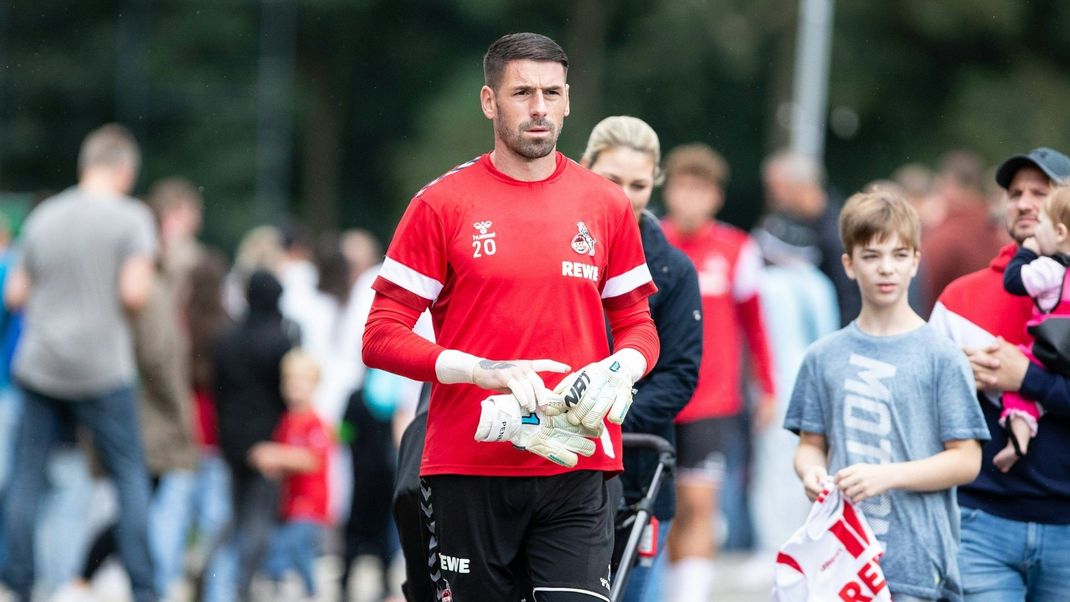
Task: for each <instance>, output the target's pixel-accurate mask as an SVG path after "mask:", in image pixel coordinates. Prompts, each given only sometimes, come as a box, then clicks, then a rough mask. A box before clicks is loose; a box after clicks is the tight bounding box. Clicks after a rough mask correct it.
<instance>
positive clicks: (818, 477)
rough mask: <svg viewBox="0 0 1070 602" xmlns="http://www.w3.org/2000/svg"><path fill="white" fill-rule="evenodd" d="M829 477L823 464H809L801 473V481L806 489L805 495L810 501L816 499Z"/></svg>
mask: <svg viewBox="0 0 1070 602" xmlns="http://www.w3.org/2000/svg"><path fill="white" fill-rule="evenodd" d="M828 478H829V473H828V470H826V469H825V467H824V466H811V467H810V468H807V469H806V472H804V473H803V478H802V483H803V488H804V489H805V490H806V497H807V499H809V500H810V501H811V502H813V501H816V500H817V496H819V495H821V491H822V490H823V489H824V488H825V480H826V479H828Z"/></svg>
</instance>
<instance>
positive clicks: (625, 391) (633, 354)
mask: <svg viewBox="0 0 1070 602" xmlns="http://www.w3.org/2000/svg"><path fill="white" fill-rule="evenodd" d="M645 371H646V360H645V359H643V356H642V355H640V354H639V352H637V351H634V350H632V349H622V350H621V351H619V352H617V353H615V354H613V355H611V356H609V357H607V358H606V359H604V360H602V361H600V362H595V363H593V364H588V365H587V366H585V367H583V368H582V369H581V370H580V371H579V372H573V373H572V374H569V375H568V376H566V377H565V378H564V379H563V380H562V381H561V382H560V383H558V385H557V387H556V388H555V389H554V394H555V396H556V397H557V398H558V399H559V401H558V403H557V404H554V407H553V409H552V410H549V413H555V412H556V413H564V414H565V415H566V417H567V418H568V421H569V422H570V423H572V424H574V425H582V426H583V427H584V428H586V429H589V430H592V431H598V432H599V433H600V432H601V430H602V426H601V425H602V420H603V419H608V420H609V421H610V422H612V423H614V424H621V423H622V422H624V417H625V416H626V415H627V414H628V408H630V407H631V405H632V385H633V384H635V381H637V380H639V377H640V376H642V374H643V373H644V372H645Z"/></svg>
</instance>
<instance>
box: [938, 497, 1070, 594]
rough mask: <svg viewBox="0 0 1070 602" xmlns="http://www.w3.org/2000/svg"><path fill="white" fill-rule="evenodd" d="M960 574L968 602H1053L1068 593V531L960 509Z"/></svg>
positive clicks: (971, 509) (1066, 527) (1069, 539)
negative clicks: (1027, 601)
mask: <svg viewBox="0 0 1070 602" xmlns="http://www.w3.org/2000/svg"><path fill="white" fill-rule="evenodd" d="M961 513H962V546H961V548H960V549H959V570H960V571H961V572H962V583H963V589H964V590H965V594H966V600H967V601H968V602H1011V601H1013V602H1022V600H1029V602H1054V601H1056V600H1066V599H1067V591H1068V588H1070V525H1048V524H1041V523H1023V522H1017V521H1012V520H1007V519H1005V518H1000V517H998V516H994V515H992V514H988V513H987V512H984V511H982V510H978V509H977V508H965V507H964V508H962V509H961Z"/></svg>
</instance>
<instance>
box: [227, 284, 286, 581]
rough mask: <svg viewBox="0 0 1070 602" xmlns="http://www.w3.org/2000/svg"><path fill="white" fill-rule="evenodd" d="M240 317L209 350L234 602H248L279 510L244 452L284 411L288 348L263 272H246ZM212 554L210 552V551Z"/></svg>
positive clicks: (278, 292)
mask: <svg viewBox="0 0 1070 602" xmlns="http://www.w3.org/2000/svg"><path fill="white" fill-rule="evenodd" d="M247 291H248V292H247V297H248V302H249V309H248V313H247V314H246V315H245V318H244V319H243V320H242V321H241V323H239V324H238V325H237V326H236V327H235V328H233V329H231V330H230V331H229V332H226V333H224V334H223V335H222V336H221V337H220V340H219V342H218V343H217V344H216V353H215V384H216V406H217V408H216V411H217V412H218V420H219V445H220V448H221V449H222V451H223V457H224V459H225V460H226V462H227V465H228V466H229V468H230V475H231V500H232V502H231V503H232V506H231V507H232V508H233V518H232V520H231V525H230V527H229V529H228V532H229V537H225V538H224V539H225V540H228V539H230V538H232V537H233V538H236V539H235V543H236V545H237V550H238V554H239V556H238V557H239V565H238V584H237V585H238V597H239V598H240V599H241V600H248V599H249V587H250V585H251V583H252V579H253V575H254V574H255V573H256V569H257V568H258V567H259V566H260V562H261V561H262V560H263V557H264V553H265V551H266V548H267V542H268V538H269V536H270V535H271V531H272V529H273V528H274V526H275V522H276V517H277V516H278V511H279V493H280V492H279V483H278V482H277V481H273V480H271V479H268V478H267V477H265V476H264V475H263V474H261V473H260V472H259V471H257V470H256V469H255V468H254V467H253V466H252V465H251V464H250V463H249V460H248V454H249V450H251V449H252V447H253V446H254V445H256V444H257V443H260V442H265V441H271V440H272V434H273V433H274V431H275V427H276V425H278V423H279V419H280V418H281V417H282V414H283V412H285V410H286V405H285V404H284V402H283V400H282V392H281V390H280V386H279V385H280V379H281V375H280V369H279V366H280V363H281V361H282V356H284V355H285V354H286V352H287V351H289V350H290V348H291V347H292V346H293V344H294V343H296V341H292V340H291V338H290V336H288V335H287V331H286V328H285V327H284V325H283V318H282V314H281V313H280V312H279V298H280V297H281V296H282V286H281V285H280V284H279V281H278V280H276V279H275V277H274V276H272V275H271V274H270V273H268V272H264V271H258V272H254V273H253V274H252V276H250V278H249V286H248V289H247ZM217 551H218V550H217Z"/></svg>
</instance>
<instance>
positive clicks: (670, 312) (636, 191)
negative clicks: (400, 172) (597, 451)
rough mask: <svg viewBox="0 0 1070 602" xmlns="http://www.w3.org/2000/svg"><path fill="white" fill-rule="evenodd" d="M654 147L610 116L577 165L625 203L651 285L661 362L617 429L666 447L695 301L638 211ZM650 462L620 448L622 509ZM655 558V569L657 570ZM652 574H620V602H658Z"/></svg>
mask: <svg viewBox="0 0 1070 602" xmlns="http://www.w3.org/2000/svg"><path fill="white" fill-rule="evenodd" d="M660 159H661V149H660V144H659V142H658V136H657V134H656V133H655V132H654V130H653V129H652V128H651V127H650V126H649V125H647V124H646V123H645V122H644V121H642V120H641V119H637V118H635V117H628V116H615V117H607V118H606V119H603V120H602V121H601V122H600V123H599V124H598V125H596V126H595V128H594V130H592V131H591V136H590V138H589V139H588V142H587V149H586V150H585V151H584V153H583V159H582V160H581V163H582V164H583V165H584V166H585V167H587V168H589V169H590V170H591V171H593V172H595V173H597V174H599V175H602V176H604V177H606V178H608V179H609V180H611V181H613V182H615V183H616V184H618V185H620V187H621V188H623V189H624V192H625V194H626V195H627V196H628V198H629V200H631V202H632V209H633V210H634V211H635V217H636V219H637V220H639V230H640V233H641V235H642V239H643V251H644V253H645V254H646V262H647V266H648V267H649V268H650V274H651V275H652V276H653V278H654V283H655V284H656V285H657V287H658V292H657V293H656V294H654V295H653V296H651V297H650V315H651V317H652V318H653V319H654V324H655V326H657V329H658V338H659V339H660V342H661V357H660V358H659V360H658V363H657V365H656V366H654V369H653V370H651V371H650V373H649V374H647V375H646V377H645V378H643V379H642V380H640V381H639V382H637V383H636V384H635V388H636V391H637V392H636V394H635V398H634V402H633V403H632V407H631V410H630V411H629V412H628V416H627V417H626V418H625V419H624V424H623V425H622V427H621V428H622V429H623V431H624V432H625V433H629V432H630V433H649V434H653V435H658V436H659V437H662V438H664V439H666V440H667V441H669V442H670V443H673V442H674V441H675V427H674V425H673V419H674V418H676V414H677V413H678V412H679V411H680V410H681V409H683V407H684V406H685V405H687V402H688V401H689V400H690V399H691V396H692V394H693V393H694V392H695V385H696V384H697V383H698V369H699V363H700V362H701V360H702V298H701V296H700V294H699V285H698V275H697V273H696V271H695V266H694V265H693V264H692V263H691V260H690V259H688V258H687V256H686V255H684V254H683V252H681V251H680V250H678V249H676V248H675V247H673V246H672V245H670V244H669V242H668V240H666V238H665V235H664V234H663V233H662V231H661V226H660V225H659V224H658V220H657V218H656V217H654V215H653V214H651V213H650V212H649V211H647V210H646V206H647V204H648V203H649V202H650V195H651V193H652V192H653V189H654V186H655V185H657V184H658V183H659V181H660V176H661V174H660V170H659V167H658V163H659V161H660ZM656 463H657V458H656V457H655V455H654V454H653V453H651V452H649V451H647V450H637V449H627V448H626V449H625V450H624V474H623V475H622V476H621V478H620V479H617V480H618V481H620V485H621V487H622V488H623V506H624V508H625V509H626V508H628V507H629V506H631V505H632V504H634V503H635V502H637V501H638V500H639V499H640V498H642V496H643V495H644V493H645V490H646V486H647V485H648V484H649V483H650V480H651V476H652V474H653V471H654V468H655V467H656ZM674 492H675V486H674V484H673V482H672V480H671V479H669V480H667V481H665V482H663V483H662V486H661V490H660V492H659V493H658V497H657V499H656V501H655V504H654V517H655V518H656V519H657V521H658V523H659V527H658V537H657V540H658V541H657V550H658V555H657V558H660V557H661V556H662V555H663V554H662V544H663V543H664V542H665V538H666V536H667V535H668V531H669V524H670V522H671V520H672V518H673V515H674V513H675V509H676V499H675V493H674ZM657 558H656V559H655V563H656V564H655V565H654V566H655V567H657V566H659V564H657ZM659 575H660V570H658V569H656V568H655V569H654V570H651V568H650V567H648V566H642V565H641V566H638V567H636V568H635V569H634V570H633V571H632V572H631V573H630V574H629V576H628V588H627V589H626V590H625V595H624V600H627V601H635V602H639V601H646V600H651V601H652V600H658V599H660V593H661V589H662V588H661V587H660V585H659V583H658V576H659Z"/></svg>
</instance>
